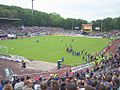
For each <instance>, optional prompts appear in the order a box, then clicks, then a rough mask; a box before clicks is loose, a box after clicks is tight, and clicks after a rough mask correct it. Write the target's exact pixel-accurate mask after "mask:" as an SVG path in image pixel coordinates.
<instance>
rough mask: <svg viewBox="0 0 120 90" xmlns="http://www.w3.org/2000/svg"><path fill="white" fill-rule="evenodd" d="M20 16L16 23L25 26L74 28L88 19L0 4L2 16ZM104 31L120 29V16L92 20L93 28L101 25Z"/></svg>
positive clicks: (0, 16)
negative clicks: (64, 16)
mask: <svg viewBox="0 0 120 90" xmlns="http://www.w3.org/2000/svg"><path fill="white" fill-rule="evenodd" d="M3 17H6V18H20V19H21V21H19V23H16V24H17V25H25V26H33V25H34V26H46V27H49V26H52V27H62V28H64V29H69V30H72V29H74V27H78V26H79V27H80V29H81V28H82V24H86V23H87V21H86V20H82V19H74V18H66V19H64V18H63V17H61V16H60V15H59V14H57V13H50V14H48V13H45V12H40V11H37V10H34V15H32V10H31V9H23V8H20V7H16V6H6V5H0V18H3ZM101 22H102V31H111V30H117V29H118V30H120V17H118V18H113V19H112V18H106V19H103V20H96V21H92V22H91V23H92V24H93V30H95V27H101Z"/></svg>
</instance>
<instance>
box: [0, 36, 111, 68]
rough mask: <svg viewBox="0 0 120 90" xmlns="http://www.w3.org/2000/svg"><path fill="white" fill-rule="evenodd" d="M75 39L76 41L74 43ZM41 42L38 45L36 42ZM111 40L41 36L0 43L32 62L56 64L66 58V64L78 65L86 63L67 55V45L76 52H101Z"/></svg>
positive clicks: (9, 50)
mask: <svg viewBox="0 0 120 90" xmlns="http://www.w3.org/2000/svg"><path fill="white" fill-rule="evenodd" d="M72 39H74V41H72ZM37 40H39V42H38V43H37V42H36V41H37ZM109 42H110V40H109V39H95V38H94V39H93V38H85V37H70V36H69V37H68V36H40V37H33V38H23V39H16V40H3V41H0V46H6V47H8V53H9V54H14V55H20V56H24V57H26V58H28V59H30V60H41V61H47V62H53V63H56V62H57V60H60V59H61V58H62V57H63V56H64V59H65V61H64V64H66V65H72V66H73V65H78V64H82V63H85V61H84V60H82V56H81V55H80V56H73V55H72V54H71V53H67V52H66V49H65V45H69V44H71V45H72V47H73V50H74V51H80V50H82V49H84V50H86V51H87V52H89V53H93V52H94V53H96V52H99V51H101V50H102V49H103V48H104V47H105V46H106V45H107V44H108V43H109Z"/></svg>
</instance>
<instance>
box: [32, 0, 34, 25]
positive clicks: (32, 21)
mask: <svg viewBox="0 0 120 90" xmlns="http://www.w3.org/2000/svg"><path fill="white" fill-rule="evenodd" d="M33 1H34V0H32V26H34V7H33Z"/></svg>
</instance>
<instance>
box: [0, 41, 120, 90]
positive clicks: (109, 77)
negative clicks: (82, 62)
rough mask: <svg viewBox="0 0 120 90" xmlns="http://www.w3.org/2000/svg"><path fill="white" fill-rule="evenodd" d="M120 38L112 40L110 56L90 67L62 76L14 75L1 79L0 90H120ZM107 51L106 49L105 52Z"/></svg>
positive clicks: (68, 72)
mask: <svg viewBox="0 0 120 90" xmlns="http://www.w3.org/2000/svg"><path fill="white" fill-rule="evenodd" d="M119 42H120V40H114V41H113V42H112V46H110V47H109V49H110V50H112V49H111V48H113V46H114V45H115V47H116V48H114V50H113V52H112V53H111V55H112V56H111V57H110V58H106V60H102V61H101V62H100V63H96V65H95V66H94V67H93V68H92V69H88V68H87V69H86V70H81V71H77V72H72V71H71V70H70V71H66V72H65V73H64V75H63V76H60V75H59V74H56V73H54V74H53V75H51V77H50V78H45V77H42V76H40V77H37V78H32V77H29V76H28V77H26V78H25V77H19V78H18V77H16V76H14V78H13V79H12V80H11V81H10V80H2V81H1V88H2V90H120V46H119ZM106 53H108V51H107V52H106Z"/></svg>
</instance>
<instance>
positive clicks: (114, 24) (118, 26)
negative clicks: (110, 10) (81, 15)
mask: <svg viewBox="0 0 120 90" xmlns="http://www.w3.org/2000/svg"><path fill="white" fill-rule="evenodd" d="M91 23H92V24H93V30H95V27H100V28H101V27H102V31H107V32H108V31H112V30H120V17H118V18H110V17H109V18H106V19H103V20H96V21H92V22H91ZM101 25H102V26H101Z"/></svg>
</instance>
